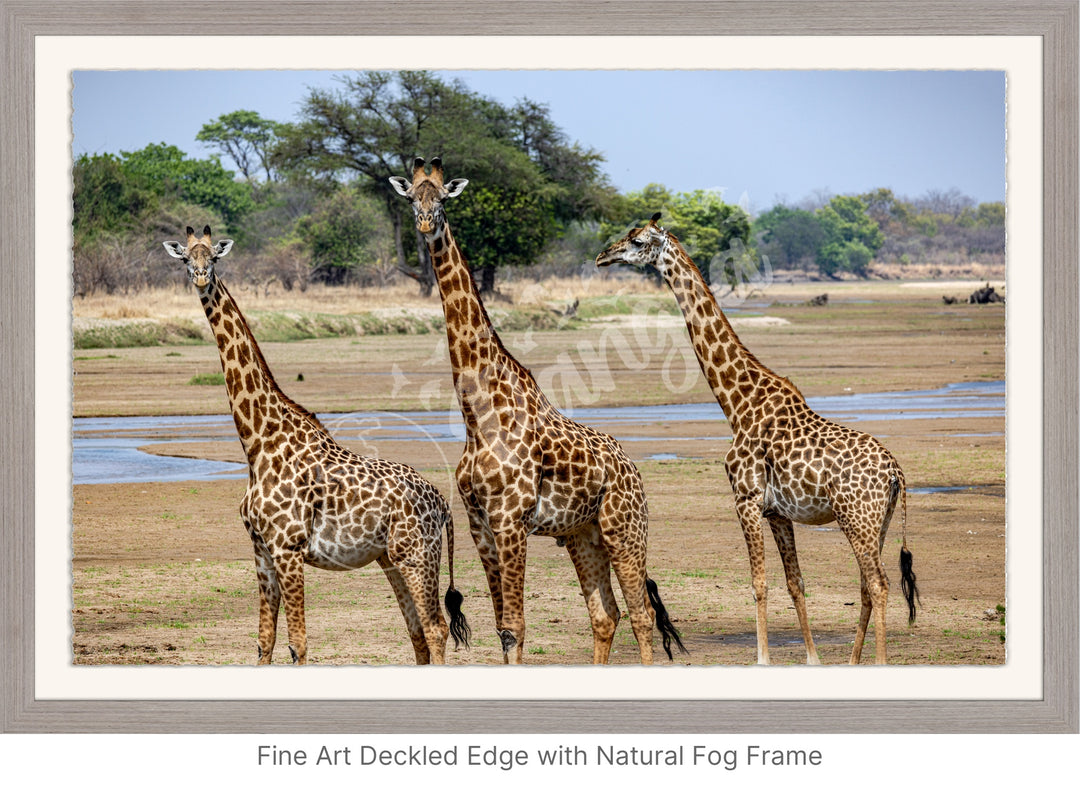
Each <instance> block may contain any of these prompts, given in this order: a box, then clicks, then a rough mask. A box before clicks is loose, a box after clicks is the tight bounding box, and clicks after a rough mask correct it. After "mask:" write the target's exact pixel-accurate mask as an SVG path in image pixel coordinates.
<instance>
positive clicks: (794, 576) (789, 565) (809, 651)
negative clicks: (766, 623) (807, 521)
mask: <svg viewBox="0 0 1080 788" xmlns="http://www.w3.org/2000/svg"><path fill="white" fill-rule="evenodd" d="M768 519H769V526H770V527H771V528H772V533H773V538H774V539H775V540H776V547H777V549H779V551H780V559H781V561H782V562H783V564H784V576H785V577H786V578H787V587H788V593H789V594H790V595H791V601H792V602H793V603H794V604H795V613H796V615H797V616H798V618H799V628H800V629H801V630H802V636H803V643H805V644H806V664H807V665H820V664H821V660H820V659H818V654H817V648H815V646H814V636H813V635H812V634H811V633H810V621H809V619H808V618H807V615H806V591H805V587H804V586H803V578H802V572H801V571H800V570H799V556H798V554H797V553H796V552H795V528H794V526H793V525H792V522H791V520H789V519H788V518H786V517H781V516H780V515H777V514H771V515H769V517H768Z"/></svg>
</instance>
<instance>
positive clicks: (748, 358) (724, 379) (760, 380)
mask: <svg viewBox="0 0 1080 788" xmlns="http://www.w3.org/2000/svg"><path fill="white" fill-rule="evenodd" d="M659 219H660V214H659V213H658V214H655V215H654V216H653V217H652V219H650V221H649V223H648V224H647V225H645V226H644V227H641V228H635V229H632V230H631V231H630V232H629V233H628V234H627V235H626V236H625V237H624V238H622V239H621V240H619V241H617V242H616V243H614V244H612V245H611V246H610V247H608V248H607V249H605V250H604V251H603V252H601V253H600V254H599V255H597V257H596V264H597V265H598V266H600V267H606V266H610V265H614V264H625V265H631V266H635V267H639V268H641V267H644V266H646V265H651V266H653V267H655V268H656V270H657V271H659V272H660V275H661V276H662V277H663V278H664V281H665V282H667V285H668V287H670V288H671V291H672V292H673V293H674V295H675V299H676V301H677V302H678V304H679V307H680V308H681V309H682V313H683V317H684V318H685V320H686V327H687V330H688V331H689V333H690V340H691V342H692V344H693V346H694V351H695V353H696V354H697V357H698V362H699V363H700V365H701V370H702V372H703V373H704V374H705V378H706V380H707V381H708V383H709V386H710V387H711V388H712V391H713V394H714V396H715V397H716V400H717V402H719V403H720V407H721V408H722V409H723V411H724V415H725V416H726V417H727V420H728V423H729V424H730V425H731V431H732V444H731V448H730V449H729V450H728V453H727V457H726V459H725V464H726V470H727V475H728V480H729V481H730V483H731V487H732V490H733V491H734V494H735V508H736V512H737V514H738V518H739V524H740V525H741V526H742V531H743V536H744V537H745V539H746V546H747V550H748V552H749V554H750V572H751V577H752V581H753V593H754V598H755V600H756V602H757V647H758V649H757V650H758V663H759V664H763V665H767V664H769V640H768V628H767V623H766V612H767V607H766V596H767V585H766V580H765V543H764V536H763V526H764V523H765V522H767V523H768V524H769V528H770V529H771V530H772V534H773V538H774V539H775V541H776V545H777V547H778V548H779V551H780V557H781V559H782V561H783V565H784V574H785V576H786V579H787V587H788V592H789V593H790V594H791V598H792V601H793V602H794V604H795V611H796V614H797V616H798V619H799V626H800V627H801V629H802V635H803V641H804V642H805V644H806V661H807V663H808V664H811V665H816V664H820V661H819V659H818V656H817V650H816V649H815V647H814V639H813V636H812V635H811V633H810V625H809V622H808V620H807V614H806V600H805V595H804V589H803V579H802V574H801V572H800V571H799V561H798V557H797V556H796V553H795V532H794V528H793V523H796V522H798V523H805V524H807V525H821V524H823V523H828V522H831V521H833V520H835V521H836V522H837V524H838V525H839V526H840V530H841V531H842V532H843V534H844V535H845V536H846V537H847V539H848V541H849V542H850V543H851V547H852V550H854V552H855V560H856V562H857V564H858V567H859V577H860V581H861V596H862V608H861V611H860V615H859V624H858V628H857V630H856V633H855V644H854V647H853V649H852V652H851V660H850V664H852V665H857V664H858V663H859V660H860V658H861V656H862V647H863V640H864V638H865V636H866V629H867V626H868V624H869V621H870V614H871V611H872V612H873V614H874V638H875V645H876V662H877V663H878V664H882V665H883V664H885V661H886V638H885V609H886V603H887V600H888V593H889V581H888V578H887V577H886V574H885V567H884V565H883V564H882V562H881V552H882V549H883V548H884V545H885V534H886V532H887V530H888V528H889V522H890V520H891V519H892V516H893V512H894V511H895V509H896V506H897V504H898V503H899V505H900V524H901V529H902V533H903V534H904V539H903V546H902V547H901V549H900V575H901V590H902V591H903V594H904V598H905V600H906V601H907V605H908V622H909V624H911V623H914V621H915V600H916V598H917V595H918V590H917V588H916V585H915V574H914V573H913V571H912V561H911V553H910V552H909V551H908V549H907V536H906V531H907V528H906V526H907V491H906V487H905V484H904V474H903V472H902V471H901V470H900V465H899V463H897V461H896V459H895V458H894V457H893V455H892V454H890V453H889V450H888V449H886V448H885V447H884V446H883V445H881V443H879V442H878V441H877V440H876V439H875V438H873V437H871V436H870V435H867V434H866V433H863V432H859V431H858V430H853V429H851V428H849V427H845V426H842V425H840V424H834V423H833V422H830V421H827V420H826V419H824V418H822V417H821V416H819V415H818V414H817V413H815V412H814V411H813V410H811V409H810V406H809V405H807V403H806V400H805V399H804V398H803V396H802V394H801V393H800V392H799V390H798V389H797V388H796V387H795V386H794V384H792V383H791V381H789V380H788V379H787V378H783V377H780V376H779V375H777V374H775V373H774V372H772V371H771V370H769V369H768V368H767V367H766V366H765V365H764V364H762V363H761V362H760V361H758V360H757V359H756V358H755V357H754V355H753V354H752V353H751V352H750V351H749V350H747V349H746V347H745V346H744V345H743V344H742V342H741V341H740V340H739V338H738V336H736V334H735V331H734V330H733V329H732V327H731V324H730V323H729V322H728V319H727V317H725V315H724V313H723V311H722V310H721V309H720V305H719V303H717V301H716V298H715V296H714V295H713V293H712V290H711V289H710V288H709V286H708V285H707V284H706V283H705V280H704V278H703V277H702V275H701V272H700V271H699V270H698V268H697V266H696V265H695V264H694V261H693V260H691V259H690V256H689V255H688V254H687V253H686V250H685V249H683V247H682V244H680V243H679V241H678V239H677V238H676V237H675V236H673V235H672V234H671V233H669V232H667V231H666V230H664V229H663V228H662V227H660V225H659V224H658V223H657V222H658V221H659Z"/></svg>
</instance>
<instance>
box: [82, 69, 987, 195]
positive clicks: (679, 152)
mask: <svg viewBox="0 0 1080 788" xmlns="http://www.w3.org/2000/svg"><path fill="white" fill-rule="evenodd" d="M338 73H341V72H331V71H155V70H147V71H77V72H75V74H74V80H73V82H74V91H73V107H74V114H73V132H74V136H73V153H74V155H75V156H78V155H80V154H82V153H118V152H120V151H124V150H137V149H139V148H142V147H144V146H146V145H148V144H150V143H156V142H166V143H169V144H172V145H176V146H177V147H178V148H180V149H181V150H183V151H185V152H186V153H188V154H189V155H190V156H194V157H198V158H204V157H206V156H208V155H209V154H210V153H211V152H212V150H211V149H210V148H207V147H204V146H203V145H202V144H201V143H198V142H196V140H195V135H196V134H197V133H198V131H199V129H200V128H201V127H202V125H203V124H204V123H207V122H209V121H212V120H214V119H216V118H217V117H219V116H220V115H223V114H225V113H227V112H232V111H233V110H237V109H250V110H255V111H256V112H258V113H259V114H260V115H262V116H263V117H266V118H271V119H273V120H277V121H291V120H295V119H297V116H298V112H299V109H300V107H301V105H302V103H303V101H304V98H305V96H306V95H307V94H308V92H309V90H310V89H311V88H312V87H323V88H326V87H331V88H333V87H337V86H338V83H337V82H336V81H335V79H334V74H338ZM436 73H439V74H441V75H443V76H444V77H451V78H459V79H461V80H462V81H463V82H464V83H465V84H466V86H467V87H469V88H470V89H472V90H473V91H475V92H477V93H480V94H482V95H485V96H489V97H491V98H495V99H497V100H499V101H501V102H503V103H505V104H511V103H513V102H514V100H516V99H518V98H523V97H527V98H530V99H532V100H535V101H538V102H540V103H543V104H547V105H548V106H549V108H550V110H551V116H552V118H553V119H554V120H555V122H556V123H557V124H559V126H560V127H562V129H563V130H564V131H565V132H566V133H567V135H568V136H569V137H570V139H572V140H576V141H578V142H579V143H581V144H582V145H583V146H586V147H591V148H595V149H597V150H599V151H600V152H602V153H603V155H604V157H605V159H606V167H605V169H606V172H607V173H608V176H609V177H610V179H611V181H612V183H614V184H615V186H616V187H618V188H619V189H620V190H622V191H633V190H637V189H641V188H642V187H644V186H645V185H647V184H649V183H662V184H664V185H665V186H667V187H669V188H670V189H672V190H674V191H691V190H694V189H723V191H724V199H725V200H727V201H728V202H735V203H740V204H743V205H744V206H746V207H749V208H750V209H751V210H752V211H755V212H756V211H761V210H766V209H768V208H769V207H771V206H772V205H774V204H775V203H776V202H787V203H791V204H794V203H798V202H799V201H800V200H802V199H804V198H806V197H810V196H813V195H815V194H818V193H821V192H828V193H835V194H849V193H859V192H866V191H869V190H871V189H874V188H877V187H887V188H891V189H892V190H893V191H894V192H895V193H896V194H897V195H899V196H903V197H909V198H913V197H919V196H921V195H923V194H925V193H926V192H928V191H930V190H939V191H946V190H949V189H954V188H955V189H958V190H960V191H961V192H963V193H964V194H966V195H968V196H969V197H972V198H973V199H975V200H976V201H977V202H995V201H1001V200H1004V199H1005V74H1004V72H1001V71H626V70H613V71H552V70H546V71H448V72H436ZM118 107H120V108H121V109H120V110H119V111H118ZM418 153H420V154H421V155H433V153H431V152H424V151H419V152H418ZM226 163H228V162H226ZM446 164H447V171H448V174H450V175H453V177H468V166H467V162H464V163H462V162H447V163H446Z"/></svg>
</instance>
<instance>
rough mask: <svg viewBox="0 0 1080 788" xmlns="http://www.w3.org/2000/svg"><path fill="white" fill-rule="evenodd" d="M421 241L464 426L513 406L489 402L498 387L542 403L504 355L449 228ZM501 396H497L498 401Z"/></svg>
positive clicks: (525, 373)
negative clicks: (524, 393)
mask: <svg viewBox="0 0 1080 788" xmlns="http://www.w3.org/2000/svg"><path fill="white" fill-rule="evenodd" d="M427 243H428V251H429V252H430V253H431V261H432V265H433V267H434V270H435V278H436V280H437V281H438V284H439V295H440V296H441V297H442V304H443V314H444V316H445V318H446V338H447V345H448V347H449V351H450V366H451V369H452V371H453V378H454V390H455V392H456V393H457V397H458V403H459V404H460V406H461V411H462V415H463V416H464V417H465V424H466V427H467V428H469V429H474V428H475V427H476V426H477V424H478V423H479V422H480V421H482V420H483V419H484V418H485V417H486V416H487V415H489V414H491V413H492V412H493V410H494V409H495V406H496V405H500V406H502V407H506V406H512V405H513V404H514V401H513V400H510V401H506V402H503V401H502V400H499V401H498V402H496V401H494V397H495V389H496V388H499V387H504V386H507V385H508V386H509V387H510V388H512V389H514V390H515V393H516V394H520V393H522V391H521V390H522V388H529V389H535V390H536V391H535V393H536V396H537V398H538V401H540V402H546V401H547V400H546V398H544V396H543V394H542V392H540V391H539V389H538V388H537V386H536V383H535V381H534V380H533V377H532V374H531V373H530V372H529V371H528V370H527V369H526V368H525V367H523V366H522V365H521V364H519V363H518V362H517V360H516V359H515V358H514V357H513V356H512V355H510V353H509V352H508V351H507V350H506V348H505V347H504V346H503V343H502V340H500V339H499V335H498V334H497V333H496V332H495V329H494V327H493V326H492V325H491V318H490V317H488V313H487V310H486V309H484V303H483V301H481V300H480V293H479V292H478V291H477V289H476V284H475V282H473V278H472V272H471V271H470V270H469V265H468V263H467V262H466V260H465V257H464V255H462V253H461V249H460V248H459V247H458V245H457V242H456V241H455V240H454V236H453V233H452V232H451V231H450V225H449V224H448V223H447V222H445V221H443V222H442V223H441V225H440V227H439V228H438V229H437V230H436V231H435V232H434V233H431V234H428V235H427ZM505 394H506V392H500V397H505Z"/></svg>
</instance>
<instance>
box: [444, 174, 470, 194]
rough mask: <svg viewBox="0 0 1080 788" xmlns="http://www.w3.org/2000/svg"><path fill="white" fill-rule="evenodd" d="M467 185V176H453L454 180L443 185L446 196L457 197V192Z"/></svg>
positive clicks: (460, 191)
mask: <svg viewBox="0 0 1080 788" xmlns="http://www.w3.org/2000/svg"><path fill="white" fill-rule="evenodd" d="M468 185H469V179H468V178H454V180H452V181H450V183H448V184H446V187H445V188H446V196H447V197H457V196H458V195H459V194H461V193H462V192H463V191H465V187H466V186H468Z"/></svg>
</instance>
